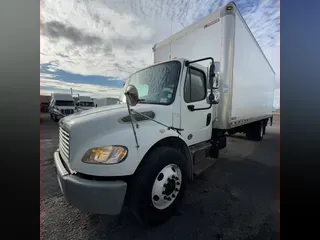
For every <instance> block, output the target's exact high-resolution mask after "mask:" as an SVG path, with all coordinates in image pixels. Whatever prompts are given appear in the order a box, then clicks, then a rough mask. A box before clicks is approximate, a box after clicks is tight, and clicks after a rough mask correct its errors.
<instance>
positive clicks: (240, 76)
mask: <svg viewBox="0 0 320 240" xmlns="http://www.w3.org/2000/svg"><path fill="white" fill-rule="evenodd" d="M153 51H154V63H159V62H164V61H168V60H170V59H175V58H186V59H188V60H195V59H200V58H205V57H213V58H214V60H215V62H217V64H216V65H217V66H219V67H218V68H217V73H218V76H219V83H220V84H219V91H220V103H219V106H218V109H217V119H216V121H215V122H214V126H213V127H214V128H218V129H229V128H233V127H236V126H240V125H243V124H246V123H249V122H253V121H257V120H260V119H264V118H267V117H270V116H272V109H273V98H274V84H275V72H274V70H273V69H272V66H271V65H270V63H269V61H268V60H267V58H266V57H265V55H264V53H263V51H262V50H261V48H260V46H259V44H258V43H257V41H256V39H255V38H254V36H253V34H252V33H251V31H250V29H249V27H248V26H247V24H246V23H245V21H244V19H243V18H242V16H241V14H240V12H239V10H238V9H237V7H236V5H235V4H234V3H233V2H231V3H229V4H227V5H226V6H225V7H223V8H221V9H219V10H217V11H215V12H213V13H212V14H210V15H209V16H207V17H205V18H204V19H202V20H200V21H198V22H196V23H195V24H193V25H191V26H189V27H187V28H185V29H183V30H182V31H180V32H178V33H176V34H174V35H173V36H171V37H170V38H169V39H167V40H164V41H162V42H160V43H158V44H156V45H155V46H154V48H153ZM205 64H206V63H203V64H202V65H204V66H205V67H208V66H209V62H208V63H207V65H205Z"/></svg>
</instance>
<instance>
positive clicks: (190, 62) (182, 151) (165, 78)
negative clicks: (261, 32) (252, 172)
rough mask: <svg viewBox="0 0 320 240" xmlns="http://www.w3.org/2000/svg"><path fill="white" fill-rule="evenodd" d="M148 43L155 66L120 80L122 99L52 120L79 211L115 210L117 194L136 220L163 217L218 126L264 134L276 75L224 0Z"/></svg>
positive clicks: (207, 153) (222, 130)
mask: <svg viewBox="0 0 320 240" xmlns="http://www.w3.org/2000/svg"><path fill="white" fill-rule="evenodd" d="M153 50H154V59H155V64H154V65H152V66H149V67H147V68H145V69H142V70H140V71H138V72H136V73H134V74H133V75H131V76H130V77H129V78H128V80H127V82H126V85H125V86H124V91H123V93H122V94H121V97H120V99H121V100H122V102H123V104H117V105H113V106H105V107H100V108H96V109H93V110H91V111H84V112H82V113H80V114H77V115H74V116H69V117H66V118H64V119H62V120H61V121H60V139H62V140H61V141H60V143H59V149H58V150H57V151H56V152H55V153H54V160H55V165H56V167H57V170H58V171H57V172H58V179H59V183H60V187H61V190H62V192H63V194H64V195H65V197H66V198H67V199H68V200H69V201H70V202H71V203H72V204H73V205H74V206H76V207H78V208H79V209H82V210H85V211H88V212H91V213H97V214H109V215H116V214H119V213H120V212H121V209H122V206H123V204H124V200H125V199H126V200H127V201H126V203H127V204H128V206H129V207H130V209H131V210H132V211H133V212H134V213H135V215H136V216H137V217H138V219H140V220H142V221H143V222H145V223H147V224H159V223H162V222H164V221H166V220H168V219H169V218H170V217H171V216H172V214H173V213H174V211H176V209H177V208H178V207H179V204H180V202H181V200H182V196H183V192H184V190H185V185H186V184H187V182H188V180H192V179H193V177H194V175H197V174H200V173H201V172H203V171H204V170H205V169H207V168H208V167H210V166H211V165H213V164H214V163H215V161H216V159H217V158H218V156H219V151H220V150H221V149H223V148H225V147H226V133H227V132H229V133H230V134H234V133H236V132H245V133H246V135H247V137H248V138H249V139H250V140H254V141H260V140H262V138H263V136H264V133H265V129H266V125H267V122H268V119H270V118H272V105H273V91H274V77H275V73H274V71H273V69H272V67H271V66H270V64H269V62H268V60H267V59H266V57H265V55H264V54H263V52H262V51H261V49H260V47H259V45H258V43H257V42H256V40H255V39H254V37H253V35H252V33H251V32H250V30H249V28H248V27H247V25H246V23H245V21H244V20H243V18H242V16H241V14H240V13H239V11H238V9H237V7H236V5H235V4H234V3H233V2H231V3H229V4H228V5H226V6H225V7H223V8H221V9H219V10H217V11H216V12H214V13H212V14H210V15H209V16H208V17H206V18H204V19H202V20H200V21H199V22H197V23H195V24H193V25H191V26H189V27H187V28H186V29H184V30H182V31H181V32H179V33H177V34H175V35H173V36H172V37H170V38H169V39H167V40H164V41H162V42H160V43H158V44H156V45H155V46H154V48H153ZM175 57H176V59H174V58H175ZM65 139H67V141H65ZM88 139H89V141H88ZM93 196H94V197H93Z"/></svg>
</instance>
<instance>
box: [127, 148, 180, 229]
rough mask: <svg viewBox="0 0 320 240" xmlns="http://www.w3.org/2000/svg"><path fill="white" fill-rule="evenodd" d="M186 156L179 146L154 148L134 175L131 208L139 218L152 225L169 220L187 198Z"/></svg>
mask: <svg viewBox="0 0 320 240" xmlns="http://www.w3.org/2000/svg"><path fill="white" fill-rule="evenodd" d="M185 166H186V159H185V157H184V156H183V155H182V154H181V153H180V152H179V151H177V150H176V149H174V148H169V147H159V148H156V149H154V150H152V152H151V153H149V154H148V155H147V156H146V158H145V159H144V160H143V162H142V164H141V166H139V168H138V169H137V171H136V173H135V174H134V179H133V182H132V190H131V195H132V196H131V207H132V211H133V212H134V214H135V215H136V216H137V218H138V219H139V220H141V221H142V222H143V223H146V224H148V225H158V224H161V223H164V222H165V221H167V220H168V219H169V218H171V216H172V215H173V214H174V213H175V211H177V208H178V207H179V204H180V203H181V200H182V198H183V194H184V190H185V180H186V168H185Z"/></svg>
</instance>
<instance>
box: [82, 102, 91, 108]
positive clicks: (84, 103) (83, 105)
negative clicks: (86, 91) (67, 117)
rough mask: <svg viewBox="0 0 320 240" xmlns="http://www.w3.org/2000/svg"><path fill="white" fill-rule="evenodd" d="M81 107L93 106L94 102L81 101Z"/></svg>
mask: <svg viewBox="0 0 320 240" xmlns="http://www.w3.org/2000/svg"><path fill="white" fill-rule="evenodd" d="M80 106H81V107H93V106H94V104H93V102H80Z"/></svg>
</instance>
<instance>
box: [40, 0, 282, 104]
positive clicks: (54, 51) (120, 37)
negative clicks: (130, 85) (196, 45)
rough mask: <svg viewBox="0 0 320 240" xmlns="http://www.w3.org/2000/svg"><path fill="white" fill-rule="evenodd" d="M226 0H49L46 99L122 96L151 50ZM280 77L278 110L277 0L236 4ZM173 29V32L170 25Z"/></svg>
mask: <svg viewBox="0 0 320 240" xmlns="http://www.w3.org/2000/svg"><path fill="white" fill-rule="evenodd" d="M228 2H229V1H226V0H43V1H42V2H41V16H40V18H41V27H40V94H42V95H50V94H51V93H52V92H68V93H69V92H70V88H72V89H73V93H74V94H80V95H86V96H92V97H118V96H119V93H120V88H122V86H123V83H124V81H125V79H126V78H127V77H128V76H129V75H130V74H132V73H134V72H135V71H137V70H139V69H141V68H144V67H146V66H148V65H151V64H152V47H153V46H154V45H155V44H156V43H158V42H160V41H162V40H164V39H166V38H168V37H170V36H171V35H172V34H174V33H176V32H178V31H180V30H182V29H183V28H185V27H187V26H189V25H191V24H193V23H194V22H196V21H198V20H200V19H202V18H203V17H205V16H207V15H209V14H210V13H211V12H214V11H215V10H217V9H218V8H219V7H221V6H223V5H225V4H227V3H228ZM234 2H235V3H236V4H237V6H238V8H239V10H240V12H241V14H242V15H243V17H244V19H245V20H246V22H247V24H248V26H249V28H250V29H251V31H252V33H253V35H254V36H255V38H256V39H257V41H258V43H259V44H260V46H261V48H262V50H263V52H264V53H265V55H266V57H267V58H268V60H269V62H270V63H271V65H272V67H273V69H274V70H275V72H276V79H275V81H276V84H275V85H276V89H275V98H274V99H275V100H274V107H275V108H280V61H279V59H280V7H279V5H280V4H279V0H235V1H234ZM171 25H172V27H171Z"/></svg>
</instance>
